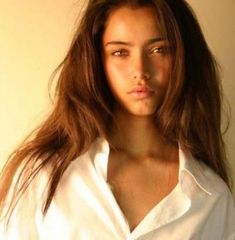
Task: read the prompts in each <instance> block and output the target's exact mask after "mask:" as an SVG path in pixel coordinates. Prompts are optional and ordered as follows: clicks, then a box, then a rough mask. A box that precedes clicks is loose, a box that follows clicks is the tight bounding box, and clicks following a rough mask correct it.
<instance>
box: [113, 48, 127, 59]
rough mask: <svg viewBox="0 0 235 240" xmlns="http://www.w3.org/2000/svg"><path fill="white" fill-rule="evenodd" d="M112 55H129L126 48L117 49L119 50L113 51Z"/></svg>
mask: <svg viewBox="0 0 235 240" xmlns="http://www.w3.org/2000/svg"><path fill="white" fill-rule="evenodd" d="M112 55H113V56H117V57H119V56H120V57H122V56H124V57H125V56H128V51H127V50H125V49H120V50H117V51H114V52H112Z"/></svg>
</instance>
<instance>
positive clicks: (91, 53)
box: [0, 0, 231, 216]
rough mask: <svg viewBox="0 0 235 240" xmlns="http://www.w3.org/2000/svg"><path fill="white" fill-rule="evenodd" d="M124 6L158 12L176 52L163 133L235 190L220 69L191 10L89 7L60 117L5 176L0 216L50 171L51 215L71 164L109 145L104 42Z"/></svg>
mask: <svg viewBox="0 0 235 240" xmlns="http://www.w3.org/2000/svg"><path fill="white" fill-rule="evenodd" d="M122 5H128V6H130V7H142V6H146V5H147V6H151V7H153V9H154V10H155V11H156V14H157V16H158V19H159V22H160V25H161V28H162V32H163V33H164V34H165V35H166V37H167V39H168V40H169V43H170V46H171V55H172V62H173V66H172V71H171V81H170V83H169V86H168V89H167V93H166V96H165V98H164V101H163V103H162V105H161V107H160V109H159V110H158V111H157V112H156V116H155V120H156V125H157V126H158V128H159V130H160V132H161V133H162V135H163V136H164V137H165V138H166V139H167V140H168V141H171V142H172V143H173V144H177V143H180V144H181V145H182V146H183V147H184V148H185V149H186V150H188V151H190V152H191V153H192V154H193V155H194V156H195V157H196V158H197V159H198V160H200V161H203V162H204V163H206V164H207V165H208V166H209V167H210V168H212V169H213V170H214V171H215V172H216V173H217V174H218V175H220V177H221V178H222V179H223V180H224V181H225V182H226V183H227V185H228V186H229V187H231V185H230V180H229V175H228V172H227V171H228V170H227V166H226V164H227V162H226V154H225V146H224V142H223V139H222V134H221V105H222V97H221V86H220V80H219V74H218V66H217V63H216V61H215V59H214V57H213V55H212V54H211V52H210V50H209V48H208V46H207V44H206V42H205V39H204V36H203V34H202V31H201V29H200V26H199V24H198V22H197V20H196V17H195V15H194V13H193V11H192V10H191V8H190V7H189V6H188V5H187V3H186V2H185V1H184V0H177V1H175V0H148V1H146V0H128V1H124V0H89V2H88V6H87V8H86V10H85V13H84V15H83V17H82V19H81V21H80V24H79V26H78V29H77V32H76V34H75V36H74V39H73V41H72V44H71V47H70V49H69V51H68V54H67V56H66V57H65V59H64V61H63V62H62V63H61V65H60V66H59V67H58V69H57V71H59V70H60V76H59V79H58V83H57V88H56V96H55V99H56V101H55V107H54V110H53V111H52V113H51V114H50V116H49V117H48V118H47V119H46V120H45V122H43V124H42V125H41V126H40V127H39V128H38V129H36V130H35V131H34V132H33V133H32V134H31V135H30V138H28V139H27V140H26V141H25V142H24V143H23V144H22V146H21V147H20V148H19V149H17V150H16V151H15V152H14V153H13V154H12V155H11V157H10V158H9V160H8V162H7V164H6V165H5V167H4V169H3V171H2V174H1V179H0V216H1V214H2V213H3V209H4V206H5V202H6V199H7V196H8V194H9V189H10V188H12V185H14V189H17V190H15V192H14V194H13V195H12V197H11V204H10V206H9V207H8V210H7V214H8V215H9V216H10V214H11V212H12V210H13V208H14V207H15V205H16V203H17V201H18V199H19V198H20V197H21V196H22V194H23V193H24V192H25V191H26V189H27V188H28V186H29V185H30V183H31V181H32V180H33V179H34V178H35V176H37V175H38V174H40V172H41V171H42V170H43V169H49V171H50V174H49V175H50V179H49V182H48V191H47V198H46V201H45V203H44V205H43V209H42V211H43V213H44V215H45V214H46V212H47V210H48V208H49V206H50V203H51V201H52V199H53V196H54V195H55V192H56V189H57V186H58V184H59V182H60V179H61V177H62V176H63V173H64V172H65V170H66V169H67V168H68V166H69V164H70V163H71V162H72V161H73V160H74V159H76V158H77V157H78V156H79V155H81V154H82V153H84V152H86V151H87V150H88V148H89V146H90V145H91V143H92V142H93V141H94V140H95V139H96V138H97V137H98V136H102V137H104V138H106V139H107V140H108V141H109V139H108V134H107V133H108V123H109V122H110V121H115V119H114V117H113V115H112V105H113V101H114V100H113V97H112V94H111V92H110V90H109V88H108V86H107V83H106V79H105V74H104V72H103V67H102V61H101V38H102V34H103V32H104V29H105V23H106V20H107V18H108V16H109V14H111V12H112V10H114V9H115V8H118V7H120V6H122ZM13 182H14V184H13Z"/></svg>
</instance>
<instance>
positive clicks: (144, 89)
mask: <svg viewBox="0 0 235 240" xmlns="http://www.w3.org/2000/svg"><path fill="white" fill-rule="evenodd" d="M153 93H154V91H153V90H152V89H151V88H150V87H148V86H137V87H134V88H133V89H132V90H131V91H130V92H128V94H129V95H131V96H132V97H133V98H134V99H137V100H141V99H145V98H149V97H151V96H152V95H153Z"/></svg>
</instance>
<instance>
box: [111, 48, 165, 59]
mask: <svg viewBox="0 0 235 240" xmlns="http://www.w3.org/2000/svg"><path fill="white" fill-rule="evenodd" d="M168 50H169V48H168V47H167V46H161V47H155V48H152V49H150V51H149V53H150V54H165V53H167V51H168ZM111 55H112V56H115V57H127V56H128V55H129V52H128V51H127V50H126V49H119V50H116V51H114V52H112V53H111Z"/></svg>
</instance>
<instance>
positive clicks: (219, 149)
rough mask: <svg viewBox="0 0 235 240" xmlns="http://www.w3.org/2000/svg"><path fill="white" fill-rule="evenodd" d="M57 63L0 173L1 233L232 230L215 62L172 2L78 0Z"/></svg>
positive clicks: (196, 235) (59, 235) (233, 210)
mask: <svg viewBox="0 0 235 240" xmlns="http://www.w3.org/2000/svg"><path fill="white" fill-rule="evenodd" d="M60 67H61V74H60V78H59V81H58V85H57V96H56V97H57V102H56V105H55V108H54V110H53V112H52V113H51V115H50V116H49V118H48V119H47V120H46V121H45V122H44V123H43V124H42V126H41V127H40V128H39V129H38V130H37V131H36V132H35V133H33V134H32V136H31V138H30V139H28V140H27V142H25V143H24V144H23V145H22V147H21V148H20V149H18V150H17V151H16V152H15V153H14V155H13V156H12V157H11V159H10V161H9V162H8V164H7V165H6V167H5V169H4V171H3V174H2V179H1V190H0V208H1V217H2V218H3V221H2V237H1V235H0V237H1V239H2V238H3V239H30V240H31V239H40V240H41V239H63V240H64V239H79V240H80V239H82V240H83V239H174V240H175V239H180V240H182V239H235V226H234V222H235V206H234V201H233V198H232V195H231V192H230V190H229V188H230V181H229V176H228V173H227V167H226V161H225V152H224V143H223V140H222V136H221V132H220V123H221V116H220V110H221V96H220V82H219V79H218V74H217V66H216V63H215V60H214V58H213V56H212V54H211V53H210V51H209V49H208V46H207V44H206V42H205V40H204V37H203V35H202V32H201V30H200V27H199V25H198V22H197V21H196V19H195V17H194V15H193V13H192V11H191V10H190V7H189V6H188V5H187V4H186V3H185V2H184V1H183V0H177V1H176V0H149V1H146V0H145V1H141V0H128V1H123V0H90V1H89V3H88V6H87V9H86V11H85V13H84V16H83V18H82V20H81V23H80V26H79V28H78V31H77V33H76V35H75V38H74V41H73V43H72V45H71V48H70V50H69V52H68V54H67V56H66V58H65V60H64V61H63V63H62V64H61V66H60ZM9 189H10V190H9Z"/></svg>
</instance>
